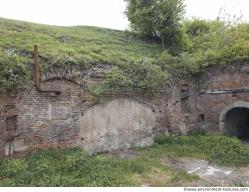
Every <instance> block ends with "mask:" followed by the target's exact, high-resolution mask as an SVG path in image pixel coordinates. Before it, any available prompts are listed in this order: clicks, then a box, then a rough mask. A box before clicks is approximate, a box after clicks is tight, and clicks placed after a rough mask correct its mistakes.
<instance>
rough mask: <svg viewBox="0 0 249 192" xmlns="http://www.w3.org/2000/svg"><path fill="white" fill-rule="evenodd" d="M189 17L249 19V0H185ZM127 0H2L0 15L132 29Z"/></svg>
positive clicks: (53, 22) (44, 21) (18, 18)
mask: <svg viewBox="0 0 249 192" xmlns="http://www.w3.org/2000/svg"><path fill="white" fill-rule="evenodd" d="M185 5H186V18H191V17H198V18H204V19H215V18H217V16H218V15H219V10H220V8H221V7H223V13H222V15H225V13H226V14H230V15H241V14H242V15H243V20H244V21H247V22H249V0H185ZM125 7H126V5H125V3H124V1H123V0H0V17H4V18H9V19H16V20H22V21H30V22H35V23H42V24H50V25H59V26H74V25H89V26H98V27H106V28H112V29H120V30H125V29H128V26H129V22H128V20H127V18H126V17H125V15H124V11H125Z"/></svg>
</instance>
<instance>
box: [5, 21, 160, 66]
mask: <svg viewBox="0 0 249 192" xmlns="http://www.w3.org/2000/svg"><path fill="white" fill-rule="evenodd" d="M34 44H38V45H39V47H40V54H41V56H43V57H45V58H48V59H49V60H51V61H53V60H58V59H60V58H63V57H65V58H72V59H75V60H76V61H77V63H82V64H84V63H96V62H98V63H99V62H101V63H103V62H104V63H112V64H117V63H118V62H122V61H123V62H130V61H136V60H139V59H140V58H153V57H156V55H157V54H158V53H159V50H160V48H159V46H157V45H152V44H149V43H146V42H144V41H141V40H139V39H137V38H135V37H133V36H132V35H131V34H129V33H128V32H124V31H118V30H111V29H104V28H97V27H83V26H75V27H59V26H49V25H41V24H33V23H28V22H21V21H15V20H8V19H3V18H0V54H1V53H4V54H7V52H8V50H9V51H10V52H13V54H16V53H17V55H19V56H20V57H22V56H23V54H22V53H27V52H28V53H29V52H32V51H33V45H34Z"/></svg>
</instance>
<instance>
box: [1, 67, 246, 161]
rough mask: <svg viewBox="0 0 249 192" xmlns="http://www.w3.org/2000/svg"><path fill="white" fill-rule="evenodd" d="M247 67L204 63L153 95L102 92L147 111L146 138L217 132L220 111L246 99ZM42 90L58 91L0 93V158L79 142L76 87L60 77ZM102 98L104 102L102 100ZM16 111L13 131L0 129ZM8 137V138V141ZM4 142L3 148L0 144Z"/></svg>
mask: <svg viewBox="0 0 249 192" xmlns="http://www.w3.org/2000/svg"><path fill="white" fill-rule="evenodd" d="M248 66H249V65H246V64H244V65H232V64H231V65H228V66H227V67H226V68H217V67H210V68H209V69H207V70H206V72H205V73H203V74H201V75H198V76H195V77H192V78H191V79H190V80H189V81H188V82H185V83H184V84H181V85H180V86H178V87H176V88H175V89H173V90H172V91H171V92H160V93H158V94H156V95H154V96H148V95H144V94H138V93H129V94H123V95H122V94H121V95H115V96H113V95H112V96H107V98H108V99H107V100H109V101H111V100H113V99H117V98H120V97H122V98H126V99H130V100H133V101H134V102H138V103H139V104H142V105H144V106H145V107H148V108H149V109H151V110H152V112H153V113H154V114H153V115H155V124H154V127H153V133H152V135H151V137H153V136H154V135H156V134H157V133H159V132H163V133H168V134H170V135H180V134H186V133H187V132H188V131H190V130H193V129H196V128H202V129H205V130H209V131H218V130H219V117H220V113H221V111H222V110H223V109H224V108H225V107H226V106H228V105H230V104H232V103H234V102H237V101H249V92H247V91H245V89H246V88H248V87H249V86H248V85H249V77H248V72H249V67H248ZM41 88H42V89H43V90H54V89H56V90H60V91H61V94H59V95H56V94H51V93H44V92H38V91H37V90H36V89H35V88H34V87H33V88H32V89H30V90H26V91H25V92H23V93H19V94H18V95H16V96H15V95H13V96H9V95H8V96H6V95H2V96H1V97H0V157H3V156H4V155H5V153H6V150H8V144H9V146H10V147H9V149H10V152H11V151H13V153H14V155H15V154H25V153H27V152H29V151H32V150H36V149H40V148H42V149H44V148H50V147H56V148H61V147H70V146H75V145H77V144H80V143H81V140H80V139H81V138H80V136H79V132H80V119H81V116H82V114H83V112H84V110H86V109H87V108H88V107H91V106H92V105H94V104H96V103H94V102H93V101H86V95H85V93H84V91H83V88H82V87H80V85H78V84H76V83H74V82H71V81H69V80H65V79H53V80H46V81H45V82H43V83H41ZM105 102H106V101H105ZM15 115H17V129H16V130H15V131H12V132H8V131H6V118H8V117H13V116H15ZM11 138H12V140H10V139H11ZM6 144H7V148H6Z"/></svg>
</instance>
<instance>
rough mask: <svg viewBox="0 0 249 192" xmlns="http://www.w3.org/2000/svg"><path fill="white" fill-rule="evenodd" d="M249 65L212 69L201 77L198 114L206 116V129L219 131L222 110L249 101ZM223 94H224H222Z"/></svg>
mask: <svg viewBox="0 0 249 192" xmlns="http://www.w3.org/2000/svg"><path fill="white" fill-rule="evenodd" d="M247 69H249V67H248V65H247V64H244V65H233V64H231V65H229V66H227V67H226V68H222V69H219V68H214V67H213V68H210V69H208V70H207V71H206V72H205V73H204V74H203V75H201V76H199V77H198V79H199V90H197V91H196V92H198V93H199V95H198V97H197V104H198V108H197V112H198V113H199V114H204V115H205V128H206V129H207V130H210V131H219V117H220V113H221V112H222V110H223V109H224V108H225V107H226V106H228V105H230V104H232V103H235V102H237V101H249V92H243V90H242V89H243V88H249V76H248V73H247V72H248V70H247ZM222 92H223V93H222Z"/></svg>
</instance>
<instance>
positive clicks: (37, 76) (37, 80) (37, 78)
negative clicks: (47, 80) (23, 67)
mask: <svg viewBox="0 0 249 192" xmlns="http://www.w3.org/2000/svg"><path fill="white" fill-rule="evenodd" d="M34 64H35V66H34V67H35V68H34V82H35V87H36V90H37V91H39V92H43V93H54V94H56V95H59V94H61V91H59V90H43V89H42V88H41V86H40V81H41V68H40V64H39V52H38V46H37V45H34Z"/></svg>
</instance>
